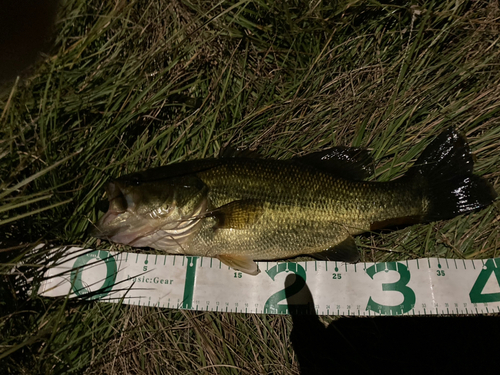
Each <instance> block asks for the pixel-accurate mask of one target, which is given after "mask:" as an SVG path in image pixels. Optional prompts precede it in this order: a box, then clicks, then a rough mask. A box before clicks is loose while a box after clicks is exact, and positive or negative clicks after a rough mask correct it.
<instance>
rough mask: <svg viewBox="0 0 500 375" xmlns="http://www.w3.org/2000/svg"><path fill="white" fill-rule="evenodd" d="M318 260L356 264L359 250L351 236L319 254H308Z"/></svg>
mask: <svg viewBox="0 0 500 375" xmlns="http://www.w3.org/2000/svg"><path fill="white" fill-rule="evenodd" d="M310 255H311V256H312V257H314V258H316V259H319V260H331V261H341V262H349V263H356V262H357V261H358V260H359V250H358V247H357V246H356V243H355V242H354V238H353V237H352V236H348V237H347V238H346V239H345V240H344V241H342V242H341V243H339V244H337V245H335V246H332V247H331V248H329V249H327V250H325V251H321V252H319V253H314V254H310Z"/></svg>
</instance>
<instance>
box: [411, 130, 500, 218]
mask: <svg viewBox="0 0 500 375" xmlns="http://www.w3.org/2000/svg"><path fill="white" fill-rule="evenodd" d="M473 167H474V162H473V160H472V155H471V151H470V148H469V145H468V144H467V141H466V139H465V137H464V136H462V135H461V134H459V133H458V132H457V131H456V130H455V129H453V128H448V129H447V130H445V131H443V132H442V133H441V134H440V135H438V136H437V137H436V139H434V140H433V141H432V142H431V143H430V144H429V146H427V148H426V149H425V150H424V152H423V153H422V155H421V156H420V157H419V158H418V159H417V162H416V163H415V164H414V165H413V167H412V168H411V169H410V170H409V171H408V174H407V177H410V178H412V179H413V180H414V181H415V182H418V185H419V186H422V189H423V196H424V204H423V206H424V207H423V215H422V221H424V222H428V221H436V220H444V219H451V218H453V217H455V216H458V215H461V214H464V213H467V212H471V211H475V210H479V209H481V208H484V207H487V206H489V205H490V204H491V203H492V202H493V201H494V200H495V198H496V196H497V193H496V192H495V190H494V189H493V187H492V186H491V184H490V183H489V182H488V181H486V180H485V179H484V178H482V177H479V176H477V175H474V174H473V173H472V170H473Z"/></svg>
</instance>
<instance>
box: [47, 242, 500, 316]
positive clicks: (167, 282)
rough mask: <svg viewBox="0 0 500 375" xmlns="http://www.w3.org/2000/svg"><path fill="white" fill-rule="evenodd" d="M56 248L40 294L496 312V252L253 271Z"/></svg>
mask: <svg viewBox="0 0 500 375" xmlns="http://www.w3.org/2000/svg"><path fill="white" fill-rule="evenodd" d="M60 251H64V254H65V256H64V257H63V258H62V259H61V258H59V259H58V261H57V263H55V264H53V266H51V267H50V268H49V269H48V271H47V272H46V274H45V281H44V282H43V284H42V285H41V287H40V289H39V294H41V295H42V296H46V297H57V296H70V297H80V298H87V299H95V300H99V301H102V302H122V303H125V304H133V305H141V306H157V307H165V308H176V309H189V310H202V311H222V312H237V313H269V314H288V313H289V305H293V306H294V307H297V306H304V305H306V306H309V308H311V307H312V310H313V311H314V312H315V313H316V314H318V315H363V316H367V315H429V314H432V315H436V314H440V315H442V314H466V315H472V314H488V313H498V312H500V258H495V259H483V260H459V259H437V258H429V259H415V260H409V261H400V262H390V263H358V264H345V263H342V262H326V261H311V262H298V263H294V262H259V263H258V264H259V268H260V270H261V271H262V272H261V273H260V274H259V275H257V276H250V275H247V274H244V273H241V272H238V271H234V270H232V269H230V268H228V267H227V266H225V265H223V264H222V263H221V262H220V261H218V260H216V259H213V258H201V257H190V256H180V255H175V256H174V255H155V254H136V253H117V252H109V251H103V250H88V249H81V248H78V247H67V248H64V249H59V250H58V252H60ZM289 275H291V276H289ZM287 277H288V278H287ZM285 282H286V283H287V284H286V286H285Z"/></svg>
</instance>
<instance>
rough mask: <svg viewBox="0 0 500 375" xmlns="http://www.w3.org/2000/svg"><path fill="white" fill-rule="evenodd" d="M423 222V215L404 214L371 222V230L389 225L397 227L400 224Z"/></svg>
mask: <svg viewBox="0 0 500 375" xmlns="http://www.w3.org/2000/svg"><path fill="white" fill-rule="evenodd" d="M421 222H422V217H421V216H420V215H412V216H403V217H396V218H392V219H387V220H381V221H375V222H373V223H371V224H370V230H378V229H383V228H388V227H396V226H399V225H412V224H418V223H421Z"/></svg>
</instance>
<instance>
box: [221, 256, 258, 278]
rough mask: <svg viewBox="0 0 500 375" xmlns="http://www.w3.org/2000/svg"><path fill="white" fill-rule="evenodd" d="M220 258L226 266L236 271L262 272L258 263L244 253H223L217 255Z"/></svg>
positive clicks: (256, 273)
mask: <svg viewBox="0 0 500 375" xmlns="http://www.w3.org/2000/svg"><path fill="white" fill-rule="evenodd" d="M217 259H219V260H220V261H221V262H222V263H224V264H225V265H226V266H229V267H231V268H233V269H235V270H236V271H241V272H245V273H248V274H249V275H253V276H255V275H258V274H259V273H260V270H259V267H257V263H255V262H254V261H253V259H252V258H250V257H248V256H244V255H232V254H222V255H217Z"/></svg>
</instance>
